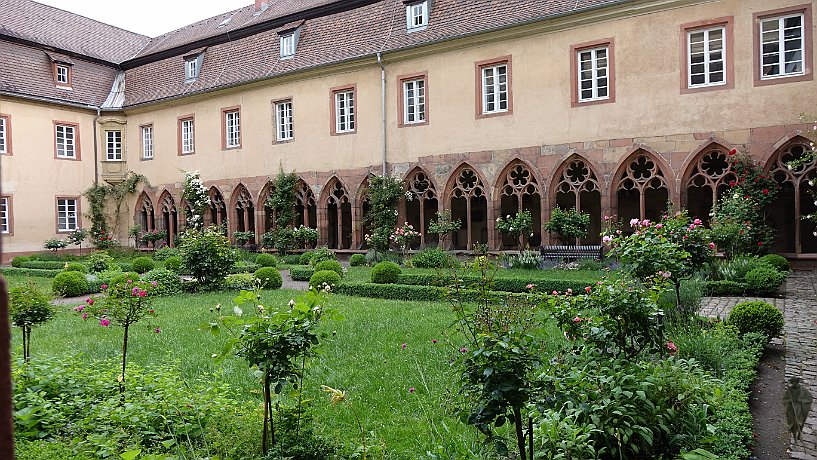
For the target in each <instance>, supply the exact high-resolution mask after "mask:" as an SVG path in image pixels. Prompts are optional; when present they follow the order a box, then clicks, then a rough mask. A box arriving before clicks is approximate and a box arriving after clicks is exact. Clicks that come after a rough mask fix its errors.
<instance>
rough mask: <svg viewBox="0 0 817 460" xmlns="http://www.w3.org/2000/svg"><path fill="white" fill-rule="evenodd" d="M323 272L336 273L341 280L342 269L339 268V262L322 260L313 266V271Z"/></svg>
mask: <svg viewBox="0 0 817 460" xmlns="http://www.w3.org/2000/svg"><path fill="white" fill-rule="evenodd" d="M323 270H332V271H333V272H335V273H337V274H338V275H339V276H340V277H341V278H343V267H341V266H340V262H338V261H337V260H322V261H320V262H318V263H317V264H315V271H316V272H320V271H323Z"/></svg>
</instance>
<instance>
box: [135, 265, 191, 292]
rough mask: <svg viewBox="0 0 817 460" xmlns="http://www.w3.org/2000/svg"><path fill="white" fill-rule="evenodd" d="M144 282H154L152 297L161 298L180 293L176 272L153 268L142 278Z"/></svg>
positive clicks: (180, 283) (179, 283) (180, 288)
mask: <svg viewBox="0 0 817 460" xmlns="http://www.w3.org/2000/svg"><path fill="white" fill-rule="evenodd" d="M142 279H144V280H145V281H155V282H156V287H155V288H154V289H153V293H154V295H157V296H163V295H171V294H178V293H179V292H182V282H181V280H180V279H179V275H177V274H176V272H173V271H170V270H168V269H166V268H154V269H153V270H151V271H149V272H147V273H145V276H143V277H142Z"/></svg>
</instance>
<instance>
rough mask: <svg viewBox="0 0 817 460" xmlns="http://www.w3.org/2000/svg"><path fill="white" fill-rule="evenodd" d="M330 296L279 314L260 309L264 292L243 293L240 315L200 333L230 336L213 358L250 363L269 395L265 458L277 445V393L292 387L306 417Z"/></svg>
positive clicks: (314, 294)
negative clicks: (304, 396) (304, 398)
mask: <svg viewBox="0 0 817 460" xmlns="http://www.w3.org/2000/svg"><path fill="white" fill-rule="evenodd" d="M328 293H329V289H326V290H324V291H315V290H311V291H309V292H307V293H306V294H305V295H304V296H302V297H300V298H298V299H297V301H296V300H291V301H290V302H289V305H288V306H287V307H284V308H281V309H273V308H267V307H266V306H264V305H261V304H260V303H259V301H260V298H261V295H260V291H259V290H256V292H249V291H241V294H240V295H239V296H238V297H236V298H235V299H233V301H234V302H235V304H236V305H235V306H234V307H233V313H234V315H230V316H219V317H218V318H217V319H216V321H213V322H210V323H205V324H202V325H201V327H200V329H201V330H203V331H209V332H211V333H213V334H216V335H218V334H219V333H220V331H221V330H227V331H228V332H229V333H230V334H231V335H232V337H231V338H230V339H229V340H228V341H227V343H226V344H225V346H224V347H223V348H222V350H221V352H220V353H218V354H215V355H213V357H214V358H215V359H216V360H218V361H221V360H223V359H224V358H226V357H228V356H230V355H233V354H234V355H236V356H239V357H241V358H244V359H245V360H246V361H247V363H248V364H249V365H250V367H251V368H253V369H255V375H256V376H257V377H259V378H260V379H261V383H262V386H263V394H264V420H263V423H264V428H263V434H262V439H261V449H262V451H263V453H264V454H265V455H266V453H267V451H268V450H269V447H270V445H275V443H276V439H275V426H274V422H273V418H272V393H273V392H274V393H275V394H281V392H283V390H284V387H285V386H286V385H288V384H289V385H292V387H293V389H294V390H296V391H297V392H298V414H299V415H300V411H301V407H300V406H301V399H300V392H301V390H302V387H303V377H304V370H305V369H306V359H307V358H308V357H309V356H312V355H313V354H314V351H313V348H314V347H315V346H316V345H318V343H319V338H320V337H319V335H318V332H317V328H318V325H319V323H320V320H321V319H322V318H323V317H324V316H325V315H326V314H327V313H331V311H330V310H329V309H328V307H327V297H328ZM242 307H244V308H247V307H249V308H247V309H248V310H250V311H248V312H247V313H245V312H244V310H243V309H242ZM215 310H216V311H218V312H220V311H221V306H220V305H219V306H216V308H215ZM251 312H252V313H251ZM297 423H300V419H299V420H298V422H297Z"/></svg>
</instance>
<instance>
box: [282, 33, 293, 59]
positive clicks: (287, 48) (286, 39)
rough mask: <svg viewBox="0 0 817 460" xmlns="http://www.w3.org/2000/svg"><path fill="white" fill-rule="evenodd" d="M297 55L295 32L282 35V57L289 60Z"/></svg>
mask: <svg viewBox="0 0 817 460" xmlns="http://www.w3.org/2000/svg"><path fill="white" fill-rule="evenodd" d="M294 55H295V32H290V33H288V34H285V35H281V57H282V58H288V57H292V56H294Z"/></svg>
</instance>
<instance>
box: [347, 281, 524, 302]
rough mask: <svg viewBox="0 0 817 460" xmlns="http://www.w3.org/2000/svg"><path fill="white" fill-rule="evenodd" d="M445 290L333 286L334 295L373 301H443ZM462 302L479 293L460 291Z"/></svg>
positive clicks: (506, 294)
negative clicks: (364, 298)
mask: <svg viewBox="0 0 817 460" xmlns="http://www.w3.org/2000/svg"><path fill="white" fill-rule="evenodd" d="M446 292H447V289H446V288H443V287H439V286H428V285H419V286H414V285H406V284H376V283H340V284H338V285H337V286H335V293H336V294H345V295H349V296H355V297H370V298H373V299H391V300H414V301H427V302H435V301H442V300H445V297H446ZM461 294H462V300H464V301H466V302H470V301H475V300H477V299H478V298H479V295H480V293H479V291H476V290H470V289H469V290H463V291H461ZM490 295H492V296H494V297H498V298H500V299H502V298H505V299H507V298H514V297H526V296H528V295H530V294H517V293H513V292H497V291H491V292H490Z"/></svg>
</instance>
